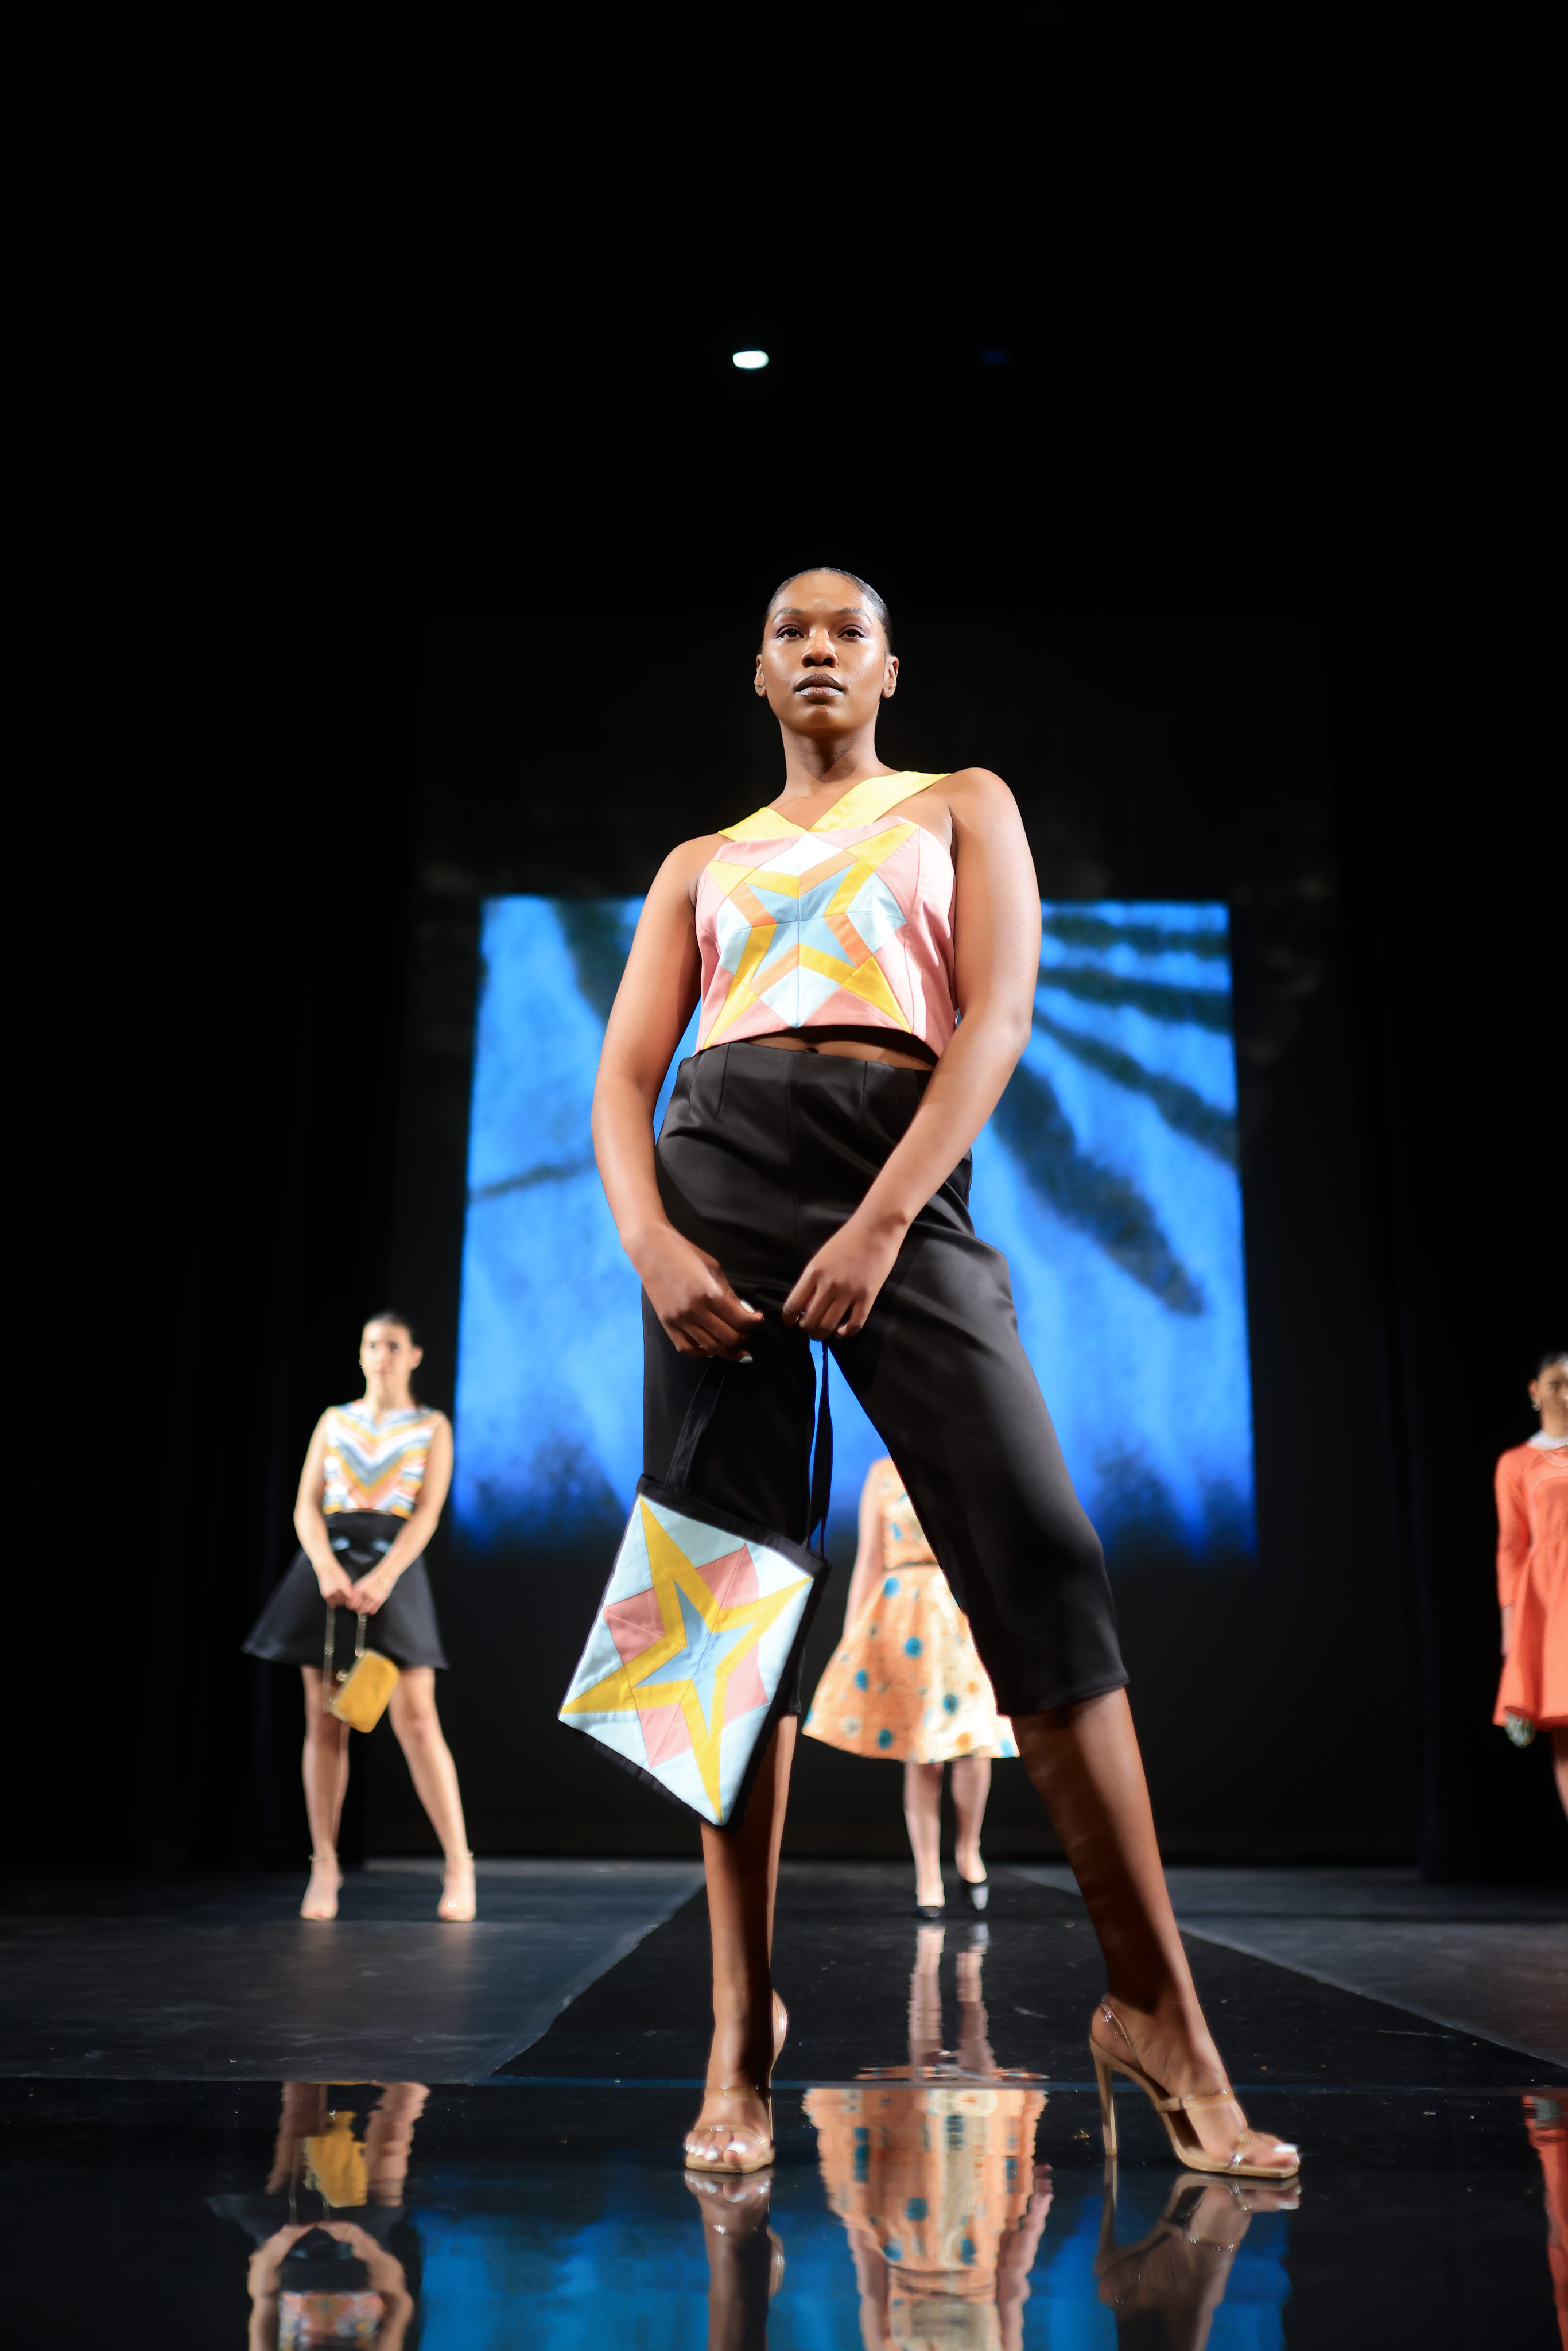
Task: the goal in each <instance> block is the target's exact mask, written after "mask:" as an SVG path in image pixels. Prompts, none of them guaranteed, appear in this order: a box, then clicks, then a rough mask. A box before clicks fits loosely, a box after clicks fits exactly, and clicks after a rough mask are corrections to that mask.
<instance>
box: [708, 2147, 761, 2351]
mask: <svg viewBox="0 0 1568 2351" xmlns="http://www.w3.org/2000/svg"><path fill="white" fill-rule="evenodd" d="M686 2186H687V2187H688V2188H689V2189H691V2191H692V2194H693V2195H694V2196H695V2198H696V2199H697V2201H698V2203H699V2204H700V2205H701V2207H702V2216H703V2241H704V2246H705V2249H706V2253H707V2271H708V2287H707V2351H768V2297H769V2295H771V2294H774V2293H776V2292H777V2291H778V2287H779V2280H780V2279H781V2278H782V2276H783V2274H784V2248H783V2246H782V2245H781V2244H780V2243H779V2240H778V2238H777V2237H776V2236H775V2235H774V2233H773V2231H772V2230H771V2229H770V2228H769V2227H768V2198H769V2196H770V2195H771V2193H772V2189H773V2179H772V2175H771V2173H769V2174H768V2177H767V2178H765V2179H694V2178H692V2177H690V2176H688V2178H687V2180H686Z"/></svg>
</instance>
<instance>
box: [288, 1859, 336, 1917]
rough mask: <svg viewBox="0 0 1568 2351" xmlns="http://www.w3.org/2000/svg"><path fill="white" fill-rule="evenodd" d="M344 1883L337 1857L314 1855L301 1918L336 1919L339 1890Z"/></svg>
mask: <svg viewBox="0 0 1568 2351" xmlns="http://www.w3.org/2000/svg"><path fill="white" fill-rule="evenodd" d="M329 1872H330V1873H331V1883H330V1885H329V1884H328V1883H327V1882H326V1881H327V1876H328V1873H329ZM318 1881H319V1882H318ZM342 1883H343V1873H342V1871H341V1870H340V1868H339V1866H338V1856H337V1855H336V1854H335V1853H313V1854H312V1855H311V1856H310V1883H309V1885H308V1886H307V1887H306V1888H305V1899H304V1900H303V1902H301V1904H300V1905H299V1916H300V1917H302V1918H335V1917H337V1915H338V1890H339V1888H340V1886H341V1885H342Z"/></svg>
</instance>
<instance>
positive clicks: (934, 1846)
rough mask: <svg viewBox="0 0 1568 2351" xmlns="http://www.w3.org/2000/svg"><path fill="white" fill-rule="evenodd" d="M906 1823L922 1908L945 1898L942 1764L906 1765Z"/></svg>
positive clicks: (931, 1905) (917, 1891)
mask: <svg viewBox="0 0 1568 2351" xmlns="http://www.w3.org/2000/svg"><path fill="white" fill-rule="evenodd" d="M904 1826H905V1828H906V1829H907V1830H908V1831H909V1849H910V1851H911V1852H912V1853H913V1854H914V1855H915V1900H916V1902H918V1903H919V1904H920V1905H921V1907H923V1908H925V1907H934V1906H936V1904H939V1903H941V1902H942V1901H944V1900H945V1899H946V1896H944V1894H943V1892H942V1766H941V1764H940V1763H916V1762H915V1761H913V1760H911V1761H908V1762H906V1763H905V1764H904Z"/></svg>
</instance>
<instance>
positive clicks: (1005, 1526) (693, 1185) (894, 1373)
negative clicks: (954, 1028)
mask: <svg viewBox="0 0 1568 2351" xmlns="http://www.w3.org/2000/svg"><path fill="white" fill-rule="evenodd" d="M926 1082H927V1081H926V1076H925V1072H924V1071H917V1070H901V1069H895V1068H893V1067H890V1066H889V1065H888V1064H887V1063H886V1062H882V1061H851V1060H849V1059H847V1058H845V1057H844V1056H842V1055H839V1054H829V1053H810V1052H789V1051H781V1050H779V1048H777V1047H775V1046H768V1045H747V1044H736V1045H716V1046H710V1047H709V1049H708V1050H707V1051H706V1052H704V1053H698V1054H695V1055H694V1056H693V1057H692V1059H691V1060H689V1061H683V1062H682V1064H681V1067H680V1070H679V1071H678V1073H677V1076H676V1080H675V1085H674V1092H673V1093H672V1095H671V1097H670V1106H669V1110H668V1112H667V1113H666V1115H665V1118H664V1126H663V1128H662V1129H661V1131H660V1134H659V1141H658V1149H657V1165H658V1177H659V1190H660V1194H661V1196H662V1197H663V1200H664V1210H665V1214H666V1215H667V1216H668V1217H669V1219H670V1222H671V1223H672V1224H673V1225H674V1227H675V1229H676V1230H677V1232H681V1233H684V1234H685V1237H686V1238H687V1239H688V1240H691V1241H694V1242H695V1244H696V1246H697V1247H698V1248H699V1249H706V1250H708V1251H709V1253H710V1254H711V1255H712V1256H714V1257H716V1259H718V1261H719V1264H720V1265H721V1266H722V1267H723V1268H724V1270H725V1273H726V1274H727V1277H728V1279H729V1280H730V1281H731V1282H732V1283H733V1284H734V1286H735V1288H736V1290H738V1292H739V1293H740V1295H741V1297H742V1298H744V1299H746V1300H747V1301H748V1302H749V1303H750V1304H751V1305H753V1306H756V1307H758V1308H759V1309H760V1310H761V1312H762V1314H763V1317H764V1319H763V1321H762V1322H760V1323H758V1324H757V1325H756V1326H755V1327H754V1329H753V1331H752V1332H751V1335H750V1336H749V1337H748V1338H747V1342H746V1344H747V1347H749V1348H750V1350H751V1353H752V1356H753V1359H754V1360H753V1361H752V1362H751V1363H750V1364H732V1365H728V1366H727V1368H726V1374H725V1380H724V1386H723V1391H722V1393H721V1395H720V1397H719V1401H718V1405H717V1406H716V1410H715V1412H714V1416H713V1418H712V1420H711V1422H710V1423H709V1426H708V1429H707V1432H706V1435H705V1437H704V1438H703V1441H702V1444H701V1446H700V1447H699V1448H698V1451H697V1456H696V1459H695V1463H694V1465H693V1470H692V1476H691V1480H690V1485H691V1490H692V1492H693V1493H694V1494H695V1495H696V1496H699V1497H700V1498H701V1499H704V1500H706V1501H709V1502H714V1503H716V1504H718V1505H719V1506H720V1507H722V1508H723V1509H726V1510H734V1511H736V1512H737V1513H738V1514H739V1515H740V1516H742V1517H744V1518H747V1519H749V1520H753V1521H754V1522H759V1523H760V1524H762V1525H763V1526H769V1527H776V1528H778V1530H779V1532H780V1533H781V1534H789V1535H792V1536H793V1537H794V1538H795V1539H796V1540H797V1541H804V1540H805V1537H806V1533H807V1526H806V1520H807V1513H808V1510H809V1509H810V1490H809V1489H810V1455H811V1437H812V1426H813V1402H814V1396H815V1386H816V1378H815V1368H814V1366H813V1364H812V1361H811V1350H810V1341H809V1340H808V1339H807V1338H806V1336H805V1334H804V1332H800V1331H799V1330H796V1329H795V1328H793V1327H792V1326H791V1327H790V1328H788V1329H787V1328H786V1327H785V1324H784V1322H783V1319H782V1313H781V1310H782V1307H783V1303H784V1301H785V1299H786V1298H787V1297H788V1295H789V1291H790V1290H791V1289H792V1288H793V1287H794V1284H795V1281H796V1280H797V1279H798V1277H799V1275H800V1271H801V1270H802V1269H803V1267H804V1266H805V1265H806V1263H807V1261H808V1260H809V1259H810V1258H811V1257H812V1256H813V1255H814V1254H815V1253H816V1251H817V1250H818V1249H821V1246H822V1244H823V1242H824V1241H826V1240H827V1239H829V1238H831V1235H832V1234H833V1233H835V1232H836V1231H837V1230H838V1229H839V1228H840V1226H841V1225H842V1224H843V1222H844V1221H845V1219H846V1218H847V1217H849V1216H850V1215H851V1214H852V1212H853V1210H854V1209H855V1208H856V1207H858V1206H859V1205H860V1202H861V1201H862V1199H863V1198H864V1196H865V1194H866V1192H867V1190H868V1188H869V1187H870V1186H871V1184H872V1182H873V1178H874V1177H875V1175H876V1174H877V1172H878V1170H879V1169H880V1168H881V1166H882V1165H883V1161H884V1160H885V1159H886V1158H887V1156H888V1154H889V1153H890V1152H891V1151H892V1150H893V1149H894V1146H895V1144H897V1143H898V1142H899V1140H900V1138H901V1137H902V1136H903V1134H904V1132H905V1130H906V1128H907V1127H908V1125H909V1123H910V1121H911V1119H912V1118H913V1117H914V1115H915V1111H916V1109H917V1108H918V1107H919V1103H920V1099H921V1095H922V1093H923V1092H924V1091H925V1085H926ZM969 1174H970V1164H969V1160H968V1158H967V1156H966V1158H965V1159H964V1161H963V1162H962V1164H961V1165H959V1166H958V1167H956V1169H955V1170H954V1172H953V1174H952V1175H950V1176H949V1177H948V1179H947V1181H946V1184H944V1185H943V1186H942V1189H941V1190H940V1191H939V1192H938V1193H937V1195H936V1198H935V1199H934V1200H932V1201H931V1202H930V1203H929V1204H928V1205H927V1206H926V1207H924V1208H923V1209H922V1210H921V1211H920V1214H919V1215H918V1216H917V1217H916V1218H915V1222H914V1223H913V1224H912V1225H911V1227H910V1228H909V1230H908V1232H907V1233H906V1234H905V1236H904V1244H903V1247H902V1248H901V1249H900V1250H899V1253H898V1257H897V1259H896V1260H895V1262H894V1269H893V1271H892V1272H891V1273H890V1274H889V1276H888V1279H887V1280H886V1282H885V1284H884V1285H883V1290H882V1292H881V1294H880V1295H879V1297H878V1298H877V1301H876V1303H875V1304H874V1306H873V1308H872V1311H871V1314H870V1316H869V1318H868V1319H867V1322H866V1324H865V1327H864V1329H863V1330H862V1331H861V1332H858V1333H857V1334H856V1335H855V1337H854V1338H852V1339H833V1340H831V1341H830V1342H829V1344H830V1346H831V1350H832V1354H833V1360H834V1362H835V1363H836V1364H837V1365H838V1367H839V1369H840V1370H841V1372H842V1374H843V1376H844V1378H845V1379H846V1380H847V1381H848V1382H849V1384H850V1386H851V1387H852V1389H853V1391H854V1393H855V1395H856V1396H857V1397H858V1398H859V1400H860V1402H861V1404H862V1406H863V1408H864V1410H865V1413H866V1416H867V1418H868V1419H869V1420H870V1421H871V1423H872V1426H873V1427H874V1428H875V1430H876V1431H877V1434H878V1435H879V1436H880V1437H881V1438H882V1441H883V1444H884V1445H885V1446H886V1447H887V1449H888V1452H889V1453H890V1454H891V1455H892V1457H893V1459H894V1463H895V1465H896V1467H897V1469H898V1474H899V1476H900V1478H901V1479H903V1481H904V1488H905V1490H906V1491H907V1493H908V1495H909V1498H910V1499H911V1501H912V1502H913V1503H914V1505H915V1511H916V1513H917V1515H918V1517H919V1520H920V1523H921V1526H922V1527H923V1528H924V1529H925V1534H926V1537H927V1539H928V1541H930V1544H931V1548H932V1550H933V1551H934V1552H936V1557H937V1560H938V1562H940V1564H941V1567H942V1570H943V1573H944V1574H945V1575H946V1578H947V1581H948V1583H949V1584H950V1585H951V1587H952V1591H953V1596H954V1598H955V1599H956V1602H957V1604H958V1605H959V1607H960V1608H961V1609H963V1611H964V1613H965V1614H966V1615H967V1617H968V1620H969V1627H970V1630H971V1632H972V1633H973V1635H974V1638H975V1646H976V1648H977V1650H978V1652H979V1655H980V1658H981V1662H982V1663H983V1664H984V1666H985V1668H986V1671H987V1673H988V1675H989V1676H990V1677H991V1684H992V1687H993V1688H994V1689H995V1691H996V1695H997V1705H998V1708H1000V1710H1001V1711H1002V1713H1004V1714H1009V1715H1017V1714H1039V1713H1043V1712H1044V1711H1046V1710H1047V1709H1048V1708H1051V1707H1059V1706H1066V1705H1069V1704H1070V1703H1071V1701H1072V1700H1074V1699H1077V1698H1096V1697H1099V1696H1100V1695H1101V1694H1102V1693H1103V1691H1106V1690H1113V1689H1120V1688H1122V1687H1124V1684H1125V1682H1126V1679H1127V1676H1126V1671H1125V1668H1124V1666H1123V1664H1122V1654H1121V1650H1120V1648H1119V1647H1118V1646H1117V1640H1116V1611H1115V1604H1114V1602H1113V1599H1112V1596H1111V1585H1110V1579H1109V1578H1108V1576H1107V1575H1106V1573H1105V1562H1104V1556H1103V1552H1102V1551H1101V1548H1100V1541H1099V1537H1098V1536H1097V1535H1096V1534H1095V1532H1094V1530H1093V1528H1092V1526H1091V1524H1090V1522H1089V1520H1088V1517H1087V1516H1086V1514H1085V1512H1084V1510H1083V1507H1082V1504H1081V1503H1080V1501H1079V1499H1078V1497H1077V1495H1076V1494H1075V1493H1074V1492H1073V1490H1072V1481H1071V1479H1070V1478H1069V1476H1068V1474H1067V1465H1066V1463H1065V1462H1064V1461H1063V1459H1062V1458H1061V1447H1060V1445H1059V1444H1058V1443H1057V1441H1056V1431H1055V1429H1054V1428H1053V1427H1052V1426H1051V1416H1050V1414H1049V1413H1048V1412H1047V1410H1046V1408H1045V1399H1044V1397H1043V1396H1042V1395H1040V1384H1039V1382H1038V1381H1037V1380H1036V1378H1035V1375H1034V1373H1033V1371H1032V1369H1031V1368H1030V1362H1029V1358H1028V1357H1027V1356H1026V1355H1025V1353H1024V1351H1023V1346H1022V1343H1021V1342H1020V1341H1019V1334H1018V1318H1017V1316H1016V1314H1015V1312H1014V1311H1013V1300H1012V1285H1011V1283H1010V1281H1009V1278H1008V1267H1007V1259H1005V1258H1004V1257H1003V1256H1002V1254H1001V1252H1000V1251H999V1250H998V1249H990V1248H988V1247H987V1245H986V1243H985V1242H984V1241H982V1240H979V1239H977V1238H976V1235H975V1229H974V1227H973V1226H972V1225H971V1223H970V1221H969V1212H968V1205H967V1203H968V1193H969ZM643 1337H644V1345H643V1440H644V1459H645V1462H646V1464H647V1468H648V1470H649V1473H650V1475H651V1476H653V1477H654V1478H658V1479H663V1478H664V1476H665V1474H666V1472H667V1469H668V1467H669V1463H670V1459H671V1457H672V1455H673V1454H674V1449H675V1444H676V1440H677V1438H678V1437H679V1435H680V1429H681V1424H682V1422H683V1421H684V1419H685V1412H686V1406H687V1405H688V1404H689V1402H690V1401H691V1397H692V1394H693V1392H694V1390H695V1386H696V1384H697V1382H698V1381H699V1380H700V1379H701V1377H702V1375H703V1373H704V1371H705V1369H706V1363H705V1359H704V1358H703V1357H701V1356H693V1355H682V1354H679V1353H677V1352H676V1350H675V1348H674V1344H673V1343H672V1342H671V1340H670V1338H669V1336H668V1334H667V1332H665V1331H664V1326H663V1324H662V1323H661V1322H659V1319H658V1317H657V1315H656V1314H655V1313H654V1312H653V1308H652V1307H651V1306H650V1305H649V1303H648V1301H647V1299H646V1297H644V1299H643Z"/></svg>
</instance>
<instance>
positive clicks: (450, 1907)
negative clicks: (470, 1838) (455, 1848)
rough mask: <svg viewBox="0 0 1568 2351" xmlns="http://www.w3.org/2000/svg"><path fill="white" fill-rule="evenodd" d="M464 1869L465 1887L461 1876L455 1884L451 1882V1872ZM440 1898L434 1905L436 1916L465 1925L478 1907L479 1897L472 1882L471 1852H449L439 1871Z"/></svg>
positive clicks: (472, 1860)
mask: <svg viewBox="0 0 1568 2351" xmlns="http://www.w3.org/2000/svg"><path fill="white" fill-rule="evenodd" d="M454 1870H457V1871H459V1872H461V1871H463V1870H466V1871H467V1873H468V1884H467V1886H466V1888H464V1887H463V1886H462V1883H461V1878H460V1879H459V1883H458V1885H457V1886H453V1884H452V1873H453V1871H454ZM441 1887H442V1892H441V1899H440V1901H439V1902H438V1903H437V1904H436V1906H435V1915H436V1917H438V1918H449V1919H452V1920H453V1921H455V1923H456V1924H457V1925H459V1926H465V1925H466V1924H467V1922H468V1920H469V1919H470V1918H472V1917H474V1916H475V1914H476V1911H477V1909H478V1907H479V1897H478V1893H477V1890H476V1886H475V1884H474V1856H473V1855H472V1854H471V1853H449V1854H448V1855H447V1856H446V1862H445V1866H444V1868H443V1870H442V1873H441Z"/></svg>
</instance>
